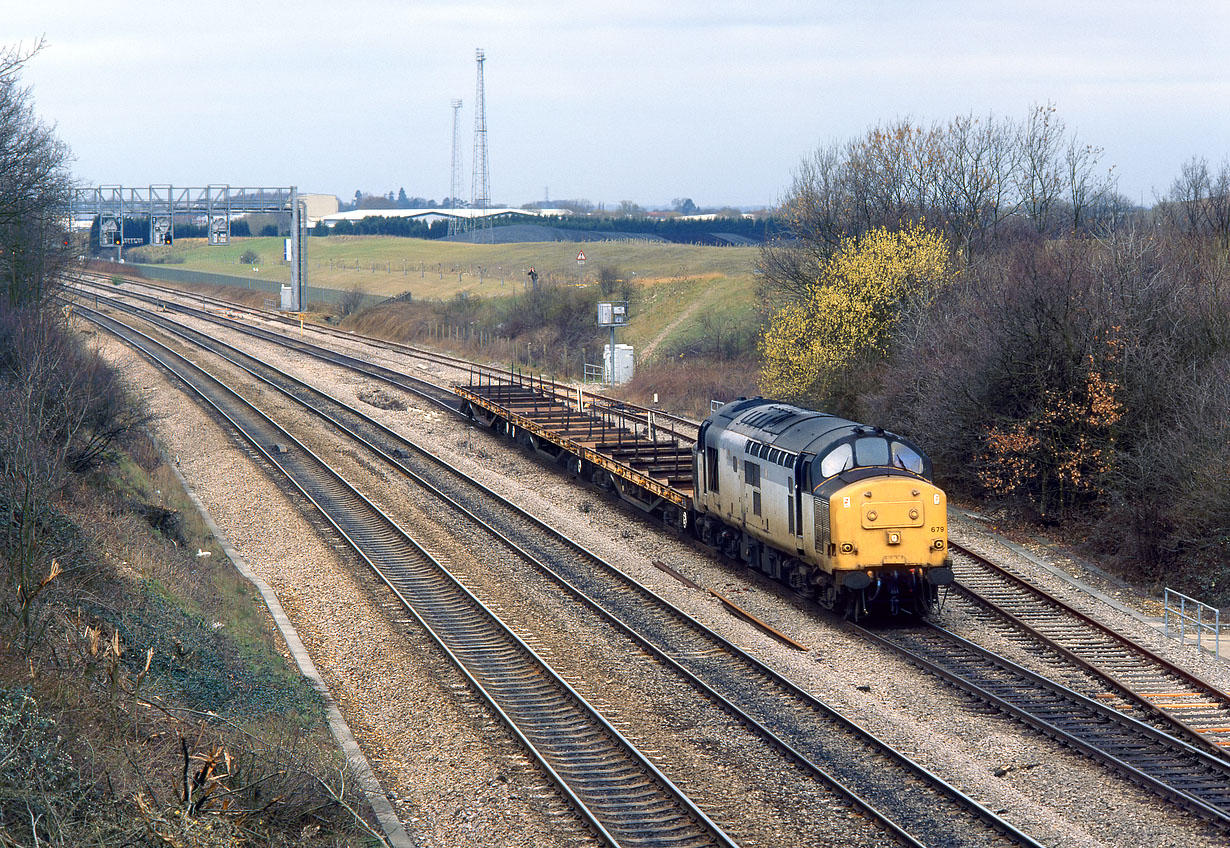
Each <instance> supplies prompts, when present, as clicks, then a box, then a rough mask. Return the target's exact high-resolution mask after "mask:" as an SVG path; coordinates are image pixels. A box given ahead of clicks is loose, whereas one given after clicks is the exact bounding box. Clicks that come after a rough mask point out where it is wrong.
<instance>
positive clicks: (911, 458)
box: [893, 442, 923, 474]
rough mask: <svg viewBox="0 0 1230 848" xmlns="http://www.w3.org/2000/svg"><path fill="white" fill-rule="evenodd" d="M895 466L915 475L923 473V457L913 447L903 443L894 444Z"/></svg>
mask: <svg viewBox="0 0 1230 848" xmlns="http://www.w3.org/2000/svg"><path fill="white" fill-rule="evenodd" d="M893 465H895V466H897V467H898V468H904V469H905V470H906V471H913V472H914V473H915V474H922V473H923V461H922V457H921V456H919V455H918V452H917V451H916V450H914V449H913V448H912V447H910V446H909V445H906V444H902V443H901V442H893Z"/></svg>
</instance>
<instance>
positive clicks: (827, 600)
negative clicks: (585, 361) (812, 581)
mask: <svg viewBox="0 0 1230 848" xmlns="http://www.w3.org/2000/svg"><path fill="white" fill-rule="evenodd" d="M816 597H817V599H818V600H819V601H820V606H822V607H824V608H825V609H826V610H835V609H837V587H836V586H834V585H833V584H832V583H829V584H827V585H824V586H820V587H818V588H817V589H816Z"/></svg>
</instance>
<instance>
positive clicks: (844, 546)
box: [841, 542, 854, 554]
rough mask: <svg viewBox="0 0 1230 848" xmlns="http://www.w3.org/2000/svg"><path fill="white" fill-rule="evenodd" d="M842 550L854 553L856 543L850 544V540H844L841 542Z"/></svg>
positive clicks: (845, 552) (844, 552)
mask: <svg viewBox="0 0 1230 848" xmlns="http://www.w3.org/2000/svg"><path fill="white" fill-rule="evenodd" d="M841 552H842V553H843V554H852V553H854V545H852V544H850V543H849V542H842V543H841Z"/></svg>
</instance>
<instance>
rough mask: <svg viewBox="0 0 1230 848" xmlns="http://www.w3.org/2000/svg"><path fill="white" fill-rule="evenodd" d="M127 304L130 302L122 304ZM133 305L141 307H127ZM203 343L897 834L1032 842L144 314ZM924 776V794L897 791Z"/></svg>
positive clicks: (387, 445) (265, 370)
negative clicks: (519, 559)
mask: <svg viewBox="0 0 1230 848" xmlns="http://www.w3.org/2000/svg"><path fill="white" fill-rule="evenodd" d="M127 308H130V309H134V308H133V307H127ZM135 311H140V310H135ZM142 317H144V318H146V319H147V320H150V321H153V322H154V323H156V324H158V325H159V326H160V327H161V328H162V329H164V330H165V331H167V332H172V333H175V334H176V335H177V336H179V337H180V338H182V339H183V340H184V341H186V342H188V343H192V344H196V345H200V346H203V347H207V348H209V349H211V350H214V351H215V352H218V353H219V354H220V355H222V356H224V357H226V358H227V359H228V360H229V361H231V362H232V363H234V364H236V365H238V366H239V367H242V368H244V369H246V370H248V371H249V373H252V374H253V375H254V376H256V377H257V378H258V379H261V380H264V381H266V382H267V383H268V384H269V385H271V386H273V387H275V388H277V389H278V390H279V391H282V392H284V393H286V394H287V395H288V396H290V397H292V398H294V399H295V400H297V401H298V402H299V403H301V404H302V405H303V406H304V407H305V408H307V409H310V410H312V411H313V412H315V413H317V414H319V415H321V416H322V417H325V418H326V419H327V420H329V421H331V422H332V423H334V424H335V425H336V426H338V427H339V428H340V429H342V430H344V431H345V432H347V433H349V434H350V435H351V436H352V437H354V438H356V439H358V440H360V441H361V442H363V443H364V444H366V445H367V446H368V448H369V449H370V450H371V451H372V452H373V453H374V454H376V455H377V456H379V457H381V458H382V459H384V460H385V461H386V462H388V463H390V464H391V465H393V466H395V467H396V468H398V469H399V470H401V471H402V472H403V473H405V474H406V475H407V477H409V478H410V479H411V480H412V481H413V482H414V483H415V484H417V485H420V486H423V487H424V488H426V489H427V490H429V491H431V492H432V493H434V494H435V496H437V497H439V498H440V499H441V500H442V501H443V502H444V503H445V504H447V505H448V507H449V508H450V509H452V510H455V511H456V512H457V513H460V514H461V515H462V516H464V517H465V519H466V520H469V521H473V522H475V523H478V524H481V525H482V526H483V527H485V528H486V530H487V532H489V533H490V534H491V535H492V536H493V537H496V538H498V539H500V540H502V541H503V542H504V543H505V544H507V545H509V546H510V548H511V549H513V550H515V551H517V552H519V553H520V554H521V555H522V556H525V557H528V558H529V559H530V561H531V562H532V563H534V565H535V566H536V567H537V568H538V569H540V570H541V571H542V572H543V573H545V574H547V575H549V576H550V577H552V579H554V580H556V581H557V582H558V583H559V584H560V585H562V586H563V587H564V588H565V589H566V590H567V591H569V592H570V593H572V594H573V595H574V596H575V597H577V598H578V599H580V600H581V601H582V602H583V603H585V604H586V605H588V606H589V607H590V608H591V609H594V610H595V611H597V612H598V613H599V614H600V615H602V616H604V617H605V618H606V619H607V620H608V621H609V622H611V623H612V624H614V625H615V626H616V627H618V628H619V629H620V630H622V631H623V632H624V633H625V634H627V635H628V636H629V637H630V638H632V639H633V640H634V641H636V642H637V643H638V644H640V645H641V647H643V648H645V649H646V650H647V651H649V652H650V653H651V654H652V655H654V656H657V657H658V658H659V659H660V660H661V661H662V662H663V663H665V664H666V665H667V666H669V667H670V668H672V669H673V670H674V671H675V672H676V673H677V674H679V675H680V676H682V677H683V678H684V679H685V680H687V681H688V682H689V683H690V684H691V685H693V686H694V687H696V688H697V689H699V690H700V691H701V692H702V693H703V694H704V695H705V697H707V698H709V699H711V700H712V701H714V702H715V703H717V704H718V705H719V706H721V707H722V708H723V709H725V710H727V711H728V712H729V713H731V714H732V715H734V716H735V717H736V718H737V719H738V720H739V721H741V722H742V723H744V724H745V725H746V726H748V727H750V728H752V729H754V731H755V732H756V733H758V734H759V735H761V736H762V737H764V738H765V739H767V740H768V741H769V742H770V743H772V744H773V745H775V746H776V747H778V748H779V749H780V750H782V751H784V752H787V753H788V755H789V756H791V757H792V758H793V759H795V760H796V762H797V763H798V765H799V766H800V767H801V768H802V769H804V770H805V771H807V772H809V773H810V774H811V775H812V776H813V778H814V779H817V780H819V781H820V782H822V783H823V784H824V785H825V786H827V787H828V788H830V789H831V790H832V791H834V792H836V793H837V794H838V795H839V796H840V797H842V798H843V799H844V803H846V804H848V805H850V806H851V807H853V808H854V809H855V810H857V811H859V812H860V813H861V814H864V815H866V816H868V817H869V818H871V819H873V820H877V821H879V822H880V823H881V826H882V827H883V828H884V829H885V830H887V831H888V832H889V833H891V834H893V835H894V836H895V838H896V839H897V841H898V842H899V843H900V844H905V845H923V844H928V845H935V844H951V845H962V844H968V845H980V844H986V843H987V840H988V839H994V840H1001V841H1002V840H1003V839H1005V838H1006V839H1007V840H1008V842H1009V843H1010V844H1022V845H1033V844H1036V843H1034V842H1033V841H1032V840H1030V839H1029V837H1027V836H1025V835H1024V834H1022V833H1020V832H1018V831H1016V830H1015V829H1014V828H1012V827H1011V825H1008V824H1007V823H1006V822H1004V821H1003V820H1002V819H1000V818H999V817H998V816H996V815H995V814H993V813H990V811H988V810H986V809H985V808H983V807H982V806H981V805H979V804H977V803H976V802H973V801H972V800H971V799H969V798H968V797H966V796H964V795H963V794H962V793H960V792H959V791H958V790H956V789H955V788H954V787H951V786H949V785H948V784H946V783H945V782H944V781H942V780H940V779H939V778H938V777H936V776H935V775H933V774H931V773H929V772H927V771H926V770H925V769H922V768H921V767H919V766H917V765H916V764H914V763H913V762H912V761H910V760H909V759H908V758H905V757H904V756H902V755H900V754H898V753H897V752H896V751H894V750H893V749H892V748H891V746H888V745H886V744H885V743H883V742H881V741H880V740H878V739H876V738H875V737H873V736H871V735H870V734H867V733H866V732H865V731H863V730H861V729H860V728H858V727H857V726H856V725H855V724H854V723H853V722H850V721H849V720H848V719H846V718H845V717H844V716H842V715H841V714H840V713H838V712H837V711H836V710H833V709H832V708H830V707H828V706H827V705H825V704H823V703H822V702H820V701H819V700H818V699H815V698H813V697H812V696H810V695H808V694H807V693H805V692H803V691H802V690H800V689H799V688H798V687H796V686H794V684H792V683H790V682H789V681H788V680H786V679H785V678H783V677H781V676H780V675H777V674H776V673H775V672H773V671H772V670H770V669H769V668H767V667H766V666H764V665H763V664H761V663H760V662H759V661H757V660H755V659H754V658H752V657H751V656H750V655H748V654H746V653H745V652H743V651H742V650H740V649H739V648H737V647H736V646H734V645H732V644H731V643H729V642H727V641H726V640H724V639H722V638H721V637H720V636H718V635H717V634H715V633H713V632H712V631H710V630H709V629H708V628H705V627H704V626H703V625H701V624H700V623H699V622H697V621H695V620H694V619H692V618H691V617H689V616H687V615H686V614H685V613H683V612H682V611H680V610H678V609H676V608H675V607H673V606H671V605H670V604H669V603H668V602H666V601H665V600H663V599H661V598H660V597H658V596H656V595H654V594H653V593H652V592H650V591H649V590H647V589H645V588H644V587H643V586H641V585H640V584H638V583H636V582H635V581H634V580H632V579H631V578H629V577H628V576H627V575H625V574H623V573H622V572H620V571H619V570H618V569H616V568H614V567H613V566H611V565H609V564H608V563H606V562H604V561H602V560H601V559H600V558H598V557H596V556H594V555H593V554H590V553H589V552H588V551H585V550H584V549H583V548H580V547H579V546H577V545H576V544H574V543H573V542H571V540H569V539H567V538H566V537H564V536H563V535H562V534H559V533H558V532H556V531H555V530H553V529H552V528H550V527H549V526H547V525H545V524H543V523H542V522H540V521H538V520H537V519H535V518H533V517H532V516H530V515H529V514H528V513H525V512H524V511H523V510H521V509H519V508H518V507H516V506H515V505H513V504H511V503H509V502H508V501H506V500H504V499H503V498H500V497H499V496H498V495H496V494H494V493H492V492H490V491H489V490H486V489H485V488H483V487H481V486H479V485H478V484H477V483H475V482H474V481H472V480H470V479H469V478H468V477H467V476H466V475H464V474H462V473H461V472H459V471H457V470H456V469H453V468H452V467H450V466H448V465H447V464H445V463H443V462H441V461H440V460H438V459H437V458H435V457H434V456H433V455H431V453H430V452H429V451H426V450H424V449H422V448H421V447H419V446H417V445H415V444H413V443H412V442H410V441H408V440H406V439H404V438H402V437H400V436H398V435H397V434H395V433H393V432H392V431H389V430H387V429H386V428H384V427H383V426H382V425H380V424H379V423H378V422H375V421H373V420H372V419H370V418H368V417H367V416H365V415H363V414H362V413H359V412H358V411H357V410H354V409H352V408H350V407H348V406H345V405H344V404H341V403H339V402H338V401H336V400H334V399H332V398H330V397H328V396H327V395H324V394H322V393H320V392H318V391H317V390H315V389H313V388H311V387H310V386H307V385H306V384H304V383H303V382H302V381H300V380H298V379H297V378H294V377H292V376H290V375H288V374H285V373H283V372H280V371H278V370H277V369H274V368H272V367H271V366H268V365H266V364H264V363H262V362H260V361H259V360H257V359H255V358H253V357H250V356H249V355H247V354H244V353H243V352H242V351H238V350H236V349H234V348H231V347H230V346H229V345H225V344H223V343H221V342H219V341H218V340H216V339H213V338H212V337H210V336H208V335H206V334H203V333H200V332H199V331H196V330H192V329H190V328H187V327H184V326H182V325H180V324H178V322H172V321H168V320H167V319H165V318H164V317H162V316H159V315H156V314H155V315H149V314H146V315H143V316H142ZM920 781H921V782H924V783H925V784H926V786H927V792H926V793H925V794H920V793H917V792H915V793H901V792H900V788H901V786H902V785H903V784H908V785H912V786H917V785H918V784H919V783H920Z"/></svg>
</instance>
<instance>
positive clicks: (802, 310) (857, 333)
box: [760, 223, 957, 403]
mask: <svg viewBox="0 0 1230 848" xmlns="http://www.w3.org/2000/svg"><path fill="white" fill-rule="evenodd" d="M956 275H957V269H956V266H955V265H954V263H953V260H952V258H951V252H950V250H949V247H948V243H947V242H946V241H945V240H944V237H943V236H942V235H940V234H939V233H937V232H935V231H934V230H930V229H928V228H927V227H926V226H924V225H923V224H921V223H915V224H912V225H910V226H908V227H906V228H905V229H902V230H899V231H889V230H887V229H883V228H880V229H876V230H871V231H869V232H867V233H865V234H864V235H862V236H861V237H860V238H858V239H853V238H851V239H845V240H843V241H842V243H841V246H840V248H839V249H838V250H837V252H836V253H835V254H834V255H833V258H832V259H831V260H829V262H828V263H827V264H826V265H825V266H824V267H823V268H822V270H821V273H820V276H819V279H817V280H816V281H815V283H814V284H812V285H811V286H810V287H809V290H808V292H807V296H806V297H805V298H804V299H802V300H801V301H800V302H798V303H792V304H789V305H787V306H785V307H783V308H781V309H780V310H778V311H777V312H776V313H774V315H773V316H772V318H771V320H770V322H769V325H768V327H767V328H766V330H765V332H764V334H763V335H762V337H761V339H760V353H761V357H762V372H761V389H762V390H763V391H764V392H765V393H766V394H768V395H771V396H774V397H780V398H784V399H788V400H796V401H803V402H807V401H810V402H812V403H818V402H823V401H824V399H825V396H826V395H827V393H828V389H829V388H830V386H831V385H832V383H833V381H834V379H836V378H837V377H838V376H839V375H840V374H841V372H842V370H843V369H845V368H846V367H847V366H849V365H850V364H851V363H853V362H855V361H856V360H859V359H865V358H867V357H871V358H882V357H883V356H884V355H885V354H886V353H887V351H888V346H889V342H890V340H891V338H892V333H893V330H894V328H895V326H896V324H897V321H898V318H899V317H900V315H901V308H902V306H903V305H904V304H905V303H906V302H909V301H921V302H928V301H930V299H931V298H933V297H934V296H935V294H936V292H938V291H939V290H940V289H941V288H943V287H944V286H946V285H948V284H950V283H951V282H952V281H953V280H954V279H955V277H956Z"/></svg>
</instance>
